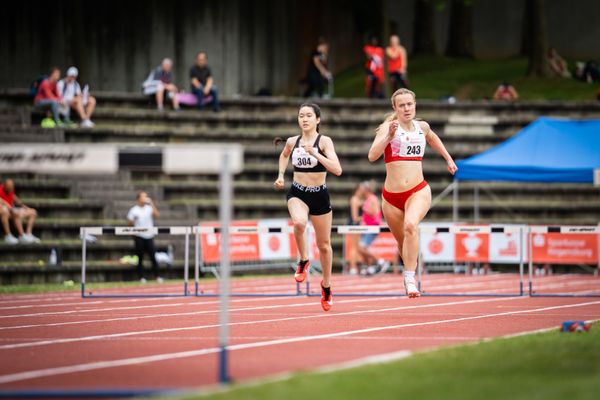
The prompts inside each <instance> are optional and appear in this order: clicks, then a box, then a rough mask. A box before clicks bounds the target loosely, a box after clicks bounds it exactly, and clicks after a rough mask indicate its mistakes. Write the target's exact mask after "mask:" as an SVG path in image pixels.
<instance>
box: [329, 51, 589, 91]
mask: <svg viewBox="0 0 600 400" xmlns="http://www.w3.org/2000/svg"><path fill="white" fill-rule="evenodd" d="M526 69H527V60H526V59H525V58H512V59H507V60H472V59H467V58H447V57H437V56H419V57H414V58H409V63H408V78H409V81H410V85H411V87H410V88H411V89H412V90H414V91H415V92H416V93H417V97H418V98H419V99H434V100H435V99H441V98H444V97H447V96H455V97H456V98H457V99H459V100H481V99H485V98H491V97H492V95H493V93H494V91H495V90H496V87H497V86H498V85H499V84H500V83H502V82H503V81H509V82H511V83H512V84H513V85H514V86H515V88H516V89H517V91H518V92H519V95H520V96H521V99H522V100H564V101H582V100H588V101H593V100H595V93H596V90H597V87H596V86H595V85H589V84H586V83H583V82H580V81H577V80H573V79H564V78H558V77H557V78H530V77H526V76H525V71H526ZM364 76H365V75H364V70H363V68H362V66H360V65H359V66H355V67H352V68H349V69H348V70H346V71H343V72H341V73H339V74H338V75H337V76H336V82H335V85H336V88H335V93H336V96H337V97H349V98H360V97H365V95H364Z"/></svg>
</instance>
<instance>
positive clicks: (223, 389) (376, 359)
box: [194, 319, 599, 397]
mask: <svg viewBox="0 0 600 400" xmlns="http://www.w3.org/2000/svg"><path fill="white" fill-rule="evenodd" d="M596 321H599V320H598V319H594V320H590V321H586V322H590V323H591V322H596ZM556 329H557V328H556V326H553V327H551V328H543V329H535V330H532V331H527V332H519V333H514V334H510V335H504V336H497V337H489V338H485V339H483V341H485V342H490V341H492V340H496V339H510V338H513V337H518V336H526V335H533V334H537V333H544V332H550V331H553V330H556ZM354 338H355V337H353V338H352V339H354ZM378 338H381V337H380V336H378ZM394 338H395V337H394ZM390 339H393V338H390ZM402 339H410V340H412V339H416V340H418V339H424V338H423V337H420V336H419V337H402ZM455 339H457V340H481V338H479V337H473V338H469V337H465V338H460V337H456V338H455ZM477 343H478V342H474V343H460V344H457V345H454V346H447V347H445V348H453V347H459V346H465V345H474V344H477ZM439 349H440V348H439V347H436V348H432V349H426V350H419V351H417V352H410V351H408V350H400V351H397V352H391V353H383V354H379V355H374V356H369V357H364V358H359V359H357V360H352V361H348V362H343V363H337V364H331V365H325V366H323V367H320V368H317V369H314V370H312V371H314V372H316V373H332V372H337V371H342V370H345V369H350V368H357V367H362V366H365V365H372V364H385V363H389V362H393V361H397V360H401V359H404V358H408V357H411V356H413V355H415V354H417V353H418V354H423V353H429V352H432V351H437V350H439ZM295 375H296V374H295V373H293V372H283V373H279V374H275V375H272V376H269V377H266V378H257V379H252V380H249V381H246V382H242V383H238V384H236V385H235V386H210V387H208V388H205V389H203V390H202V391H200V392H194V395H195V396H197V397H204V396H209V395H212V394H216V393H227V392H230V391H232V390H235V389H239V388H245V387H255V386H259V385H264V384H268V383H274V382H281V381H286V380H289V379H291V378H293V377H294V376H295Z"/></svg>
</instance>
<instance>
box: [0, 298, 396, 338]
mask: <svg viewBox="0 0 600 400" xmlns="http://www.w3.org/2000/svg"><path fill="white" fill-rule="evenodd" d="M292 299H293V300H297V299H296V298H292ZM304 299H306V298H304ZM262 300H263V299H236V300H231V301H232V302H250V301H257V302H258V301H262ZM386 300H390V301H391V300H402V301H406V300H408V298H407V297H387V298H386ZM372 301H382V298H380V297H373V298H360V299H353V300H337V301H336V303H337V304H340V303H342V304H348V303H359V302H360V303H367V302H372ZM217 303H218V301H215V302H212V304H217ZM203 304H208V303H203ZM312 305H314V303H313V302H310V303H309V302H303V303H285V304H278V305H271V306H257V307H245V308H233V309H231V310H230V311H233V312H235V311H252V310H265V309H276V308H287V307H306V306H312ZM218 312H219V310H202V311H186V312H180V313H164V314H150V315H136V316H131V317H117V318H102V319H94V320H84V321H69V322H53V323H44V324H29V325H14V326H3V327H0V331H6V330H12V329H26V328H40V327H51V326H64V325H80V324H94V323H104V322H115V321H131V320H142V319H151V318H170V317H181V316H192V315H202V314H216V313H218Z"/></svg>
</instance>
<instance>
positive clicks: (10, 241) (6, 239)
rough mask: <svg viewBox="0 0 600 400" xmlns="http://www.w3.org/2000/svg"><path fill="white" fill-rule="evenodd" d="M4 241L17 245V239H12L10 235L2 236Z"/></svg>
mask: <svg viewBox="0 0 600 400" xmlns="http://www.w3.org/2000/svg"><path fill="white" fill-rule="evenodd" d="M4 241H5V242H6V243H8V244H17V243H19V239H17V238H16V237H14V236H13V235H10V234H8V235H5V236H4Z"/></svg>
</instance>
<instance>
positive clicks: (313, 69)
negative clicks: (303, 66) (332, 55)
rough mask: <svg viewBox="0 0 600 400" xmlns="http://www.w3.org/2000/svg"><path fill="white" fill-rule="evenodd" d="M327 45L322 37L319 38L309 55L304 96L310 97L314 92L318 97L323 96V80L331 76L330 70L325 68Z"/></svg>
mask: <svg viewBox="0 0 600 400" xmlns="http://www.w3.org/2000/svg"><path fill="white" fill-rule="evenodd" d="M328 50H329V46H328V44H327V42H325V40H323V39H319V43H318V45H317V48H316V50H315V51H313V52H312V54H311V55H310V61H309V63H308V72H307V74H306V75H307V76H306V81H307V83H308V87H307V88H306V92H304V97H310V96H312V95H313V94H314V93H315V92H316V94H317V95H318V96H319V97H323V89H324V86H325V81H326V80H329V79H331V78H332V75H331V72H330V71H329V69H328V68H327V60H328V58H327V52H328Z"/></svg>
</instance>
